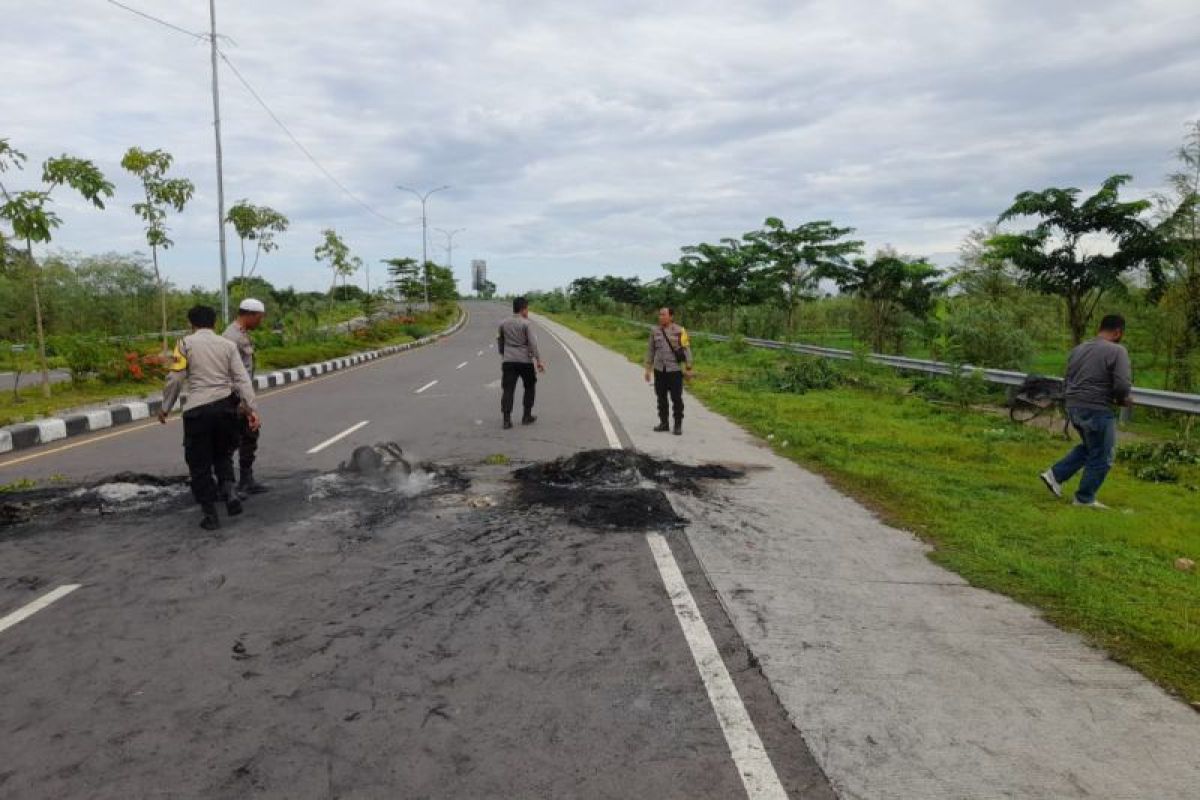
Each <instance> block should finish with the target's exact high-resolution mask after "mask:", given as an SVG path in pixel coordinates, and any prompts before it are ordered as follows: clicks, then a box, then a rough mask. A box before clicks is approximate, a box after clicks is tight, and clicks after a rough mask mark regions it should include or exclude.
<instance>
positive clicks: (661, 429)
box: [654, 417, 671, 433]
mask: <svg viewBox="0 0 1200 800" xmlns="http://www.w3.org/2000/svg"><path fill="white" fill-rule="evenodd" d="M654 430H655V431H656V432H657V433H666V432H667V431H669V430H671V426H670V425H668V424H667V418H666V417H660V418H659V420H658V425H656V426H655V427H654Z"/></svg>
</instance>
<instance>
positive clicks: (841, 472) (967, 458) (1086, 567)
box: [549, 312, 1200, 703]
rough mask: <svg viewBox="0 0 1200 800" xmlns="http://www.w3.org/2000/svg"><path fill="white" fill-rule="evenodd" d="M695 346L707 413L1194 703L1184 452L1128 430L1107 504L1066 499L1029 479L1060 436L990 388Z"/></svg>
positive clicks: (589, 320) (1189, 506)
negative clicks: (1133, 440)
mask: <svg viewBox="0 0 1200 800" xmlns="http://www.w3.org/2000/svg"><path fill="white" fill-rule="evenodd" d="M549 316H551V317H552V318H553V319H555V320H556V321H558V322H560V323H562V324H564V325H567V326H569V327H571V328H572V329H574V330H576V331H577V332H579V333H581V334H583V335H585V336H588V337H589V338H591V339H593V340H595V341H597V342H599V343H600V344H603V345H605V346H607V347H609V348H611V349H613V350H616V351H618V352H620V353H622V354H624V355H626V356H627V357H629V359H630V360H631V361H635V362H640V360H641V358H642V356H643V355H644V353H645V340H646V330H645V328H642V327H638V326H637V325H635V324H632V323H630V322H629V321H627V320H624V319H620V318H616V317H611V316H601V315H591V314H580V313H570V312H566V313H557V314H551V315H549ZM693 346H694V348H695V350H696V360H697V364H698V372H697V376H696V378H695V379H694V380H693V381H692V382H691V384H690V386H689V389H690V391H691V392H692V393H693V394H695V395H696V397H698V398H699V399H700V400H702V401H703V402H704V403H705V404H706V405H707V406H708V407H709V408H711V409H713V410H715V411H717V412H719V413H721V414H723V415H725V416H727V417H729V418H730V419H732V420H735V421H736V422H738V423H739V424H741V425H742V426H743V427H745V428H746V429H747V430H749V431H750V432H752V433H754V434H756V435H758V436H760V437H762V438H763V439H765V440H768V441H769V442H770V444H771V446H772V447H773V448H774V449H775V451H776V452H778V453H779V454H780V455H782V456H785V457H787V458H790V459H792V460H794V461H796V462H798V463H800V464H803V465H804V466H806V467H810V468H812V469H814V470H815V471H817V472H820V473H821V474H823V475H824V476H826V477H827V478H828V479H829V480H830V481H831V482H832V483H833V484H834V485H835V486H837V487H838V488H840V489H842V490H844V491H846V492H848V493H849V494H851V495H853V496H855V497H857V498H859V499H860V500H861V501H863V502H864V503H866V504H867V505H868V506H870V507H871V508H873V509H875V510H876V511H877V512H878V513H879V514H880V515H881V517H883V518H884V519H885V520H886V521H888V522H889V523H891V524H894V525H897V526H899V527H903V528H905V529H907V530H911V531H913V532H915V533H917V534H918V535H919V536H921V537H922V538H923V539H926V540H927V541H929V542H931V543H932V544H933V545H935V549H934V550H933V551H932V553H931V555H930V557H931V558H932V559H934V560H935V561H936V562H937V563H939V564H942V565H944V566H945V567H947V568H949V569H952V570H954V571H955V572H957V573H959V574H961V575H962V576H963V577H965V578H966V579H967V580H969V581H970V582H971V583H972V584H974V585H976V586H981V587H985V588H988V589H992V590H995V591H998V592H1002V593H1004V594H1007V595H1009V596H1011V597H1014V598H1016V599H1018V600H1020V601H1022V602H1024V603H1028V604H1030V605H1032V606H1036V607H1037V608H1039V609H1040V610H1041V611H1042V612H1043V613H1044V614H1045V615H1046V617H1047V618H1048V619H1050V620H1052V621H1053V622H1055V623H1056V624H1058V625H1061V626H1062V627H1064V628H1068V629H1071V630H1075V631H1079V632H1080V633H1082V634H1084V635H1085V636H1086V637H1087V638H1088V639H1089V640H1090V641H1092V642H1094V643H1095V644H1097V645H1099V646H1101V647H1103V648H1105V649H1106V650H1107V651H1108V652H1109V653H1110V654H1112V656H1113V657H1115V658H1117V659H1119V660H1120V661H1122V662H1124V663H1126V664H1129V665H1130V666H1132V667H1134V668H1136V669H1138V670H1140V671H1142V672H1143V673H1145V674H1146V675H1147V676H1149V677H1150V678H1152V679H1154V680H1155V681H1157V682H1158V683H1160V684H1161V685H1162V686H1164V687H1166V688H1168V689H1170V690H1172V691H1174V692H1177V693H1179V694H1180V695H1182V696H1184V697H1185V698H1187V699H1188V700H1190V701H1191V702H1193V703H1198V702H1200V574H1197V572H1196V571H1195V568H1194V567H1192V568H1190V569H1189V568H1187V564H1188V563H1189V562H1193V563H1194V562H1195V561H1196V560H1200V557H1198V554H1200V525H1198V524H1197V522H1198V521H1200V515H1198V513H1197V508H1198V506H1200V464H1197V463H1196V461H1197V459H1195V458H1193V457H1192V456H1193V455H1194V452H1195V449H1196V448H1195V447H1194V446H1193V447H1192V448H1191V449H1190V450H1189V449H1188V448H1186V447H1183V446H1172V447H1159V448H1158V449H1157V450H1155V443H1154V440H1153V439H1152V438H1148V437H1147V435H1146V433H1144V432H1140V433H1139V435H1138V439H1139V442H1138V443H1137V445H1138V446H1137V449H1130V450H1129V451H1128V455H1127V456H1126V457H1124V458H1121V459H1119V460H1118V463H1117V465H1116V467H1115V468H1114V470H1113V474H1112V475H1111V476H1110V478H1109V480H1108V482H1107V483H1106V484H1105V500H1106V502H1108V503H1109V504H1110V505H1112V506H1113V507H1114V509H1115V510H1114V511H1112V512H1110V513H1101V512H1096V511H1093V510H1091V509H1082V508H1074V507H1072V506H1071V505H1070V504H1069V503H1067V502H1065V501H1061V500H1057V499H1055V498H1054V497H1052V496H1051V495H1050V494H1049V493H1048V492H1046V491H1045V489H1044V487H1042V486H1041V484H1040V483H1039V482H1038V478H1037V475H1038V473H1039V472H1040V471H1041V470H1044V469H1045V468H1046V467H1047V466H1048V465H1049V464H1051V463H1053V462H1054V461H1055V460H1057V459H1058V458H1059V457H1060V456H1061V455H1062V451H1063V449H1064V441H1063V439H1062V436H1061V434H1055V433H1053V432H1050V431H1047V430H1044V429H1042V428H1037V427H1031V426H1021V425H1018V424H1015V423H1012V422H1011V421H1009V420H1008V419H1007V418H1006V417H1005V416H1004V415H1003V414H1001V413H999V411H998V410H996V411H994V412H993V411H992V410H989V409H988V408H987V402H986V401H987V400H988V397H987V394H986V393H987V391H988V390H987V387H985V386H982V385H972V383H973V382H972V381H971V380H970V379H969V378H967V379H962V380H961V381H958V382H955V381H950V380H948V379H943V380H931V379H929V378H927V377H926V378H923V379H921V380H919V381H917V380H915V379H913V378H908V377H905V376H903V375H899V374H897V373H895V372H894V371H892V370H890V369H888V368H883V367H878V366H875V365H871V364H869V363H867V362H866V361H865V360H864V361H861V362H848V363H838V364H835V363H832V362H826V361H820V360H817V359H813V358H810V357H802V356H795V355H788V354H782V353H779V352H775V351H768V350H760V349H757V348H753V347H748V346H747V345H746V344H745V343H744V342H740V341H737V340H735V341H732V342H713V341H710V340H705V339H703V338H700V337H695V338H694V339H693ZM1164 427H1165V425H1164V423H1162V422H1161V421H1160V422H1158V423H1157V424H1156V425H1154V426H1146V427H1145V428H1144V429H1143V431H1145V430H1150V431H1161V430H1163V429H1164ZM1148 443H1149V445H1150V446H1149V447H1147V444H1148ZM1149 451H1153V452H1149ZM1156 453H1157V454H1158V457H1160V458H1162V457H1167V456H1169V457H1170V458H1169V460H1170V461H1171V463H1170V466H1169V470H1170V474H1171V476H1172V479H1171V480H1168V481H1164V482H1153V481H1151V480H1146V479H1144V478H1153V477H1154V476H1155V475H1156V474H1157V473H1156V472H1155V471H1149V472H1147V471H1146V470H1145V465H1146V463H1147V459H1153V458H1155V457H1156V456H1155V454H1156ZM1164 453H1165V454H1166V456H1164V455H1163V454H1164ZM1138 471H1141V472H1142V477H1141V478H1139V477H1137V476H1136V475H1135V473H1137V472H1138ZM797 503H798V504H801V505H798V507H797V513H798V514H803V507H802V503H803V500H802V499H798V500H797ZM1181 565H1182V566H1181Z"/></svg>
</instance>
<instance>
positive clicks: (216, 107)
mask: <svg viewBox="0 0 1200 800" xmlns="http://www.w3.org/2000/svg"><path fill="white" fill-rule="evenodd" d="M208 19H209V23H210V24H211V28H210V31H211V33H210V35H209V40H208V43H209V45H210V46H211V47H212V96H213V133H214V134H215V136H216V140H217V226H218V227H217V231H218V234H217V239H218V241H219V242H220V246H221V318H222V319H223V320H224V321H225V322H229V279H228V277H227V276H228V267H227V266H226V261H225V175H224V170H223V168H222V165H221V92H220V88H219V87H218V85H217V2H216V0H208Z"/></svg>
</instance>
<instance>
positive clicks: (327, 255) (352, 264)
mask: <svg viewBox="0 0 1200 800" xmlns="http://www.w3.org/2000/svg"><path fill="white" fill-rule="evenodd" d="M321 237H322V239H321V243H320V244H319V245H317V246H316V248H315V249H314V250H313V258H314V259H315V260H316V261H323V262H325V264H326V265H327V266H328V267H329V270H330V272H332V273H333V283H332V284H331V285H330V287H329V293H330V294H331V295H332V294H333V291H334V290H335V289H337V282H338V278H342V279H343V281H344V280H345V279H346V278H348V277H349V276H351V275H353V274H354V273H355V271H357V270H358V268H359V267H360V266H362V261H361V260H360V259H358V258H357V257H354V256H351V255H350V248H349V247H347V246H346V243H345V242H344V241H342V237H340V236H338V234H337V231H335V230H334V229H333V228H326V229H325V230H323V231H321Z"/></svg>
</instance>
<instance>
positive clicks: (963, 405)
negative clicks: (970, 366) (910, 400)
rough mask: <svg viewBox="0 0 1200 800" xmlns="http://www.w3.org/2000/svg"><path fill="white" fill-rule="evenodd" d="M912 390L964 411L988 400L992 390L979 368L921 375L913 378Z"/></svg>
mask: <svg viewBox="0 0 1200 800" xmlns="http://www.w3.org/2000/svg"><path fill="white" fill-rule="evenodd" d="M912 390H913V392H914V393H916V394H918V395H920V396H921V397H924V398H925V399H926V400H929V401H932V402H939V403H951V404H953V405H955V406H958V407H959V408H960V409H961V410H964V411H965V410H966V409H968V408H970V407H971V406H974V405H978V404H980V403H982V402H984V401H985V400H987V399H988V397H989V395H991V392H992V390H991V387H989V386H988V384H987V381H985V380H984V379H983V373H981V372H980V371H979V370H970V371H969V372H964V371H963V370H960V369H955V370H954V372H953V374H951V375H945V376H931V375H930V376H927V375H921V376H919V377H917V378H915V379H914V380H913V383H912Z"/></svg>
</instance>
